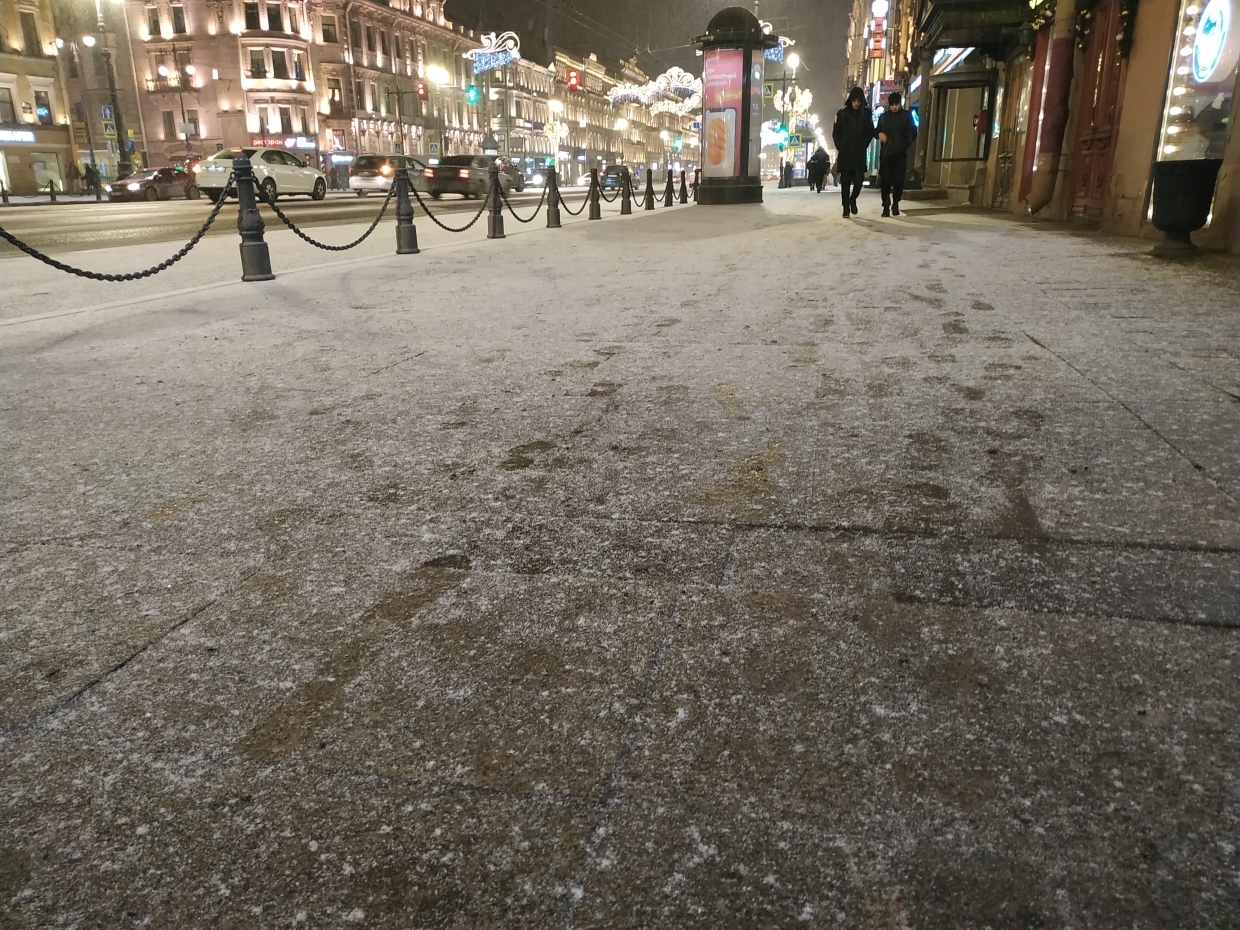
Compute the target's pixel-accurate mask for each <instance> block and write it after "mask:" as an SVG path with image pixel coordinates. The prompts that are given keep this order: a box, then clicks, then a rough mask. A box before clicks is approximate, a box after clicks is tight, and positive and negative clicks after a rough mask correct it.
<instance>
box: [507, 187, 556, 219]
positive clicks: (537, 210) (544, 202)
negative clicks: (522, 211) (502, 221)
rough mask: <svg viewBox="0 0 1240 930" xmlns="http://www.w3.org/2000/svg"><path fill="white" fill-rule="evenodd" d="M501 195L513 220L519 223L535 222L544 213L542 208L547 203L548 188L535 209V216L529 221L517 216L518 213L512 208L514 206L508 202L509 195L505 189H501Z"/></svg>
mask: <svg viewBox="0 0 1240 930" xmlns="http://www.w3.org/2000/svg"><path fill="white" fill-rule="evenodd" d="M499 195H500V197H501V198H503V201H504V206H506V207H507V208H508V212H509V213H511V214H512V218H513V219H514V220H516V221H517V222H518V223H532V222H534V220H536V219H538V214H540V213H542V208H543V206H544V205H545V204H546V203H547V188H546V187H544V188H543V192H542V196H541V197H539V198H538V206H537V207H535V208H534V213H533V215H532V216H530V218H529V219H522V218H521V217H520V216H518V215H517V211H516V210H514V209H513V208H512V204H511V203H509V202H508V195H507V194H505V193H504V189H503V188H502V187H501V188H500V191H499Z"/></svg>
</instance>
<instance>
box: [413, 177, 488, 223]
mask: <svg viewBox="0 0 1240 930" xmlns="http://www.w3.org/2000/svg"><path fill="white" fill-rule="evenodd" d="M409 190H410V191H411V192H412V193H413V196H414V197H415V198H417V201H418V205H419V206H420V207H421V208H422V210H423V212H425V213H426V215H427V216H428V217H430V221H431V222H432V223H434V224H435V225H436V226H438V227H439V228H440V229H444V230H447V231H448V232H450V233H463V232H465V231H466V230H467V229H469V228H470V227H471V226H473V225H474V223H476V222H478V220H480V219H481V218H482V214H483V213H485V212H486V209H487V204H489V203H490V202H491V191H490V189H489V188H488V189H487V195H486V197H484V198H482V206H480V207H479V208H478V212H477V213H475V214H474V218H473V219H472V220H470V221H469V222H468V223H466V224H465V225H464V226H462V227H461V228H460V229H455V228H453V227H451V226H448V225H447V224H445V223H441V222H440V221H439V219H438V218H437V217H436V216H435V214H434V213H432V212H431V209H430V207H428V206H427V205H426V202H425V201H424V200H423V199H422V195H421V194H419V193H418V190H417V188H416V187H414V186H413V185H412V184H411V185H410V186H409ZM501 193H502V191H501Z"/></svg>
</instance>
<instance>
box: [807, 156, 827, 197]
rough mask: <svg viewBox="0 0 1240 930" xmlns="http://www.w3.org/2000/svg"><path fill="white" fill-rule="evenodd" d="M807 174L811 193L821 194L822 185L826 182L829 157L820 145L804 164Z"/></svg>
mask: <svg viewBox="0 0 1240 930" xmlns="http://www.w3.org/2000/svg"><path fill="white" fill-rule="evenodd" d="M805 167H806V169H808V172H809V187H810V190H812V191H817V192H818V193H819V194H821V193H822V185H823V183H824V182H825V181H826V180H827V171H828V170H829V169H830V168H831V156H830V155H828V154H827V150H826V149H824V148H823V147H822V146H821V145H820V146H818V150H817V151H816V152H814V154H813V155H811V156H810V157H809V161H808V162H806V164H805Z"/></svg>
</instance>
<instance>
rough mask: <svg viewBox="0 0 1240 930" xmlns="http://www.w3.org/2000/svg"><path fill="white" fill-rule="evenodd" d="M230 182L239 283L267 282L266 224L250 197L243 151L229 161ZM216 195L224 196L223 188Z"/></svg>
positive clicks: (250, 169) (250, 168)
mask: <svg viewBox="0 0 1240 930" xmlns="http://www.w3.org/2000/svg"><path fill="white" fill-rule="evenodd" d="M233 179H234V180H235V181H236V183H237V232H239V233H241V280H242V281H270V280H272V279H273V278H274V277H275V275H274V274H272V273H271V253H270V252H269V251H268V249H267V243H266V242H264V241H263V230H264V229H265V228H266V225H267V224H266V223H264V222H263V217H262V214H260V213H259V212H258V201H257V199H256V198H255V196H254V167H253V165H251V164H250V157H249V156H248V155H246V154H245V153H244V152H238V153H237V156H236V157H235V158H234V159H233ZM220 196H221V197H227V196H228V190H227V188H225V189H224V191H223V192H221V194H220Z"/></svg>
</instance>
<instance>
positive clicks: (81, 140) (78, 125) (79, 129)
mask: <svg viewBox="0 0 1240 930" xmlns="http://www.w3.org/2000/svg"><path fill="white" fill-rule="evenodd" d="M73 144H74V145H76V146H77V147H78V148H84V147H86V146H88V145H89V144H90V137H89V136H88V135H87V134H86V124H85V123H82V122H78V121H76V120H75V121H74V123H73Z"/></svg>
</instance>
